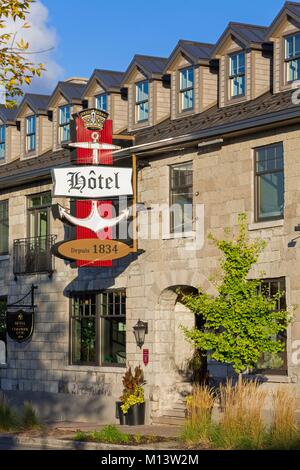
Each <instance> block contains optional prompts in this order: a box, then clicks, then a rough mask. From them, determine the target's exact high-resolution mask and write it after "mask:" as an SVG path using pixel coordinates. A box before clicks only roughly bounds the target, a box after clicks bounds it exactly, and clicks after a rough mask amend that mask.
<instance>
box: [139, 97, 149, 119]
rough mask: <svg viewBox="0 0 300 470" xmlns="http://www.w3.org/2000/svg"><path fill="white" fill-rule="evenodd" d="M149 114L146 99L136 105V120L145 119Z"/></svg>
mask: <svg viewBox="0 0 300 470" xmlns="http://www.w3.org/2000/svg"><path fill="white" fill-rule="evenodd" d="M148 115H149V107H148V101H146V102H145V103H141V104H139V105H138V121H146V120H147V119H148Z"/></svg>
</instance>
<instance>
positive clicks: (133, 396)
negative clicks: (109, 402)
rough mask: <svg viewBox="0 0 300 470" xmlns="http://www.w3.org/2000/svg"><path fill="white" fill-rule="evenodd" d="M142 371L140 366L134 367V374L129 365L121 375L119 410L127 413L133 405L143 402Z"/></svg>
mask: <svg viewBox="0 0 300 470" xmlns="http://www.w3.org/2000/svg"><path fill="white" fill-rule="evenodd" d="M144 383H145V381H144V373H143V371H142V369H141V367H140V366H138V367H136V368H135V371H134V374H133V373H132V369H131V367H129V369H128V370H127V371H126V373H125V375H124V377H123V387H124V389H123V394H122V396H121V398H120V399H121V403H122V404H121V410H122V412H123V414H124V415H125V414H127V413H128V411H129V409H130V408H131V407H132V406H134V405H140V404H142V403H145V396H144V388H143V385H144Z"/></svg>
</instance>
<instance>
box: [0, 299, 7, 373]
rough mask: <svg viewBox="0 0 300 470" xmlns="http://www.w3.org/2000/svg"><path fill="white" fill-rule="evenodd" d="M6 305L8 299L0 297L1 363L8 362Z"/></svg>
mask: <svg viewBox="0 0 300 470" xmlns="http://www.w3.org/2000/svg"><path fill="white" fill-rule="evenodd" d="M6 307H7V299H3V298H2V299H0V365H4V364H6V342H7V337H6Z"/></svg>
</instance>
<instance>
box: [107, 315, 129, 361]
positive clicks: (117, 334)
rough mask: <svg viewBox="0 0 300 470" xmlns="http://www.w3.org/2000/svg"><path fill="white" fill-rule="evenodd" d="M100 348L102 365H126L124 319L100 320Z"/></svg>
mask: <svg viewBox="0 0 300 470" xmlns="http://www.w3.org/2000/svg"><path fill="white" fill-rule="evenodd" d="M102 346H103V348H102V354H103V361H102V362H103V363H104V364H124V365H125V364H126V320H125V318H103V319H102Z"/></svg>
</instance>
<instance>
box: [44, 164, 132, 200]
mask: <svg viewBox="0 0 300 470" xmlns="http://www.w3.org/2000/svg"><path fill="white" fill-rule="evenodd" d="M52 179H53V182H54V190H53V196H54V197H61V196H62V197H72V198H86V199H101V198H110V197H116V196H125V195H132V194H133V190H132V183H131V179H132V169H131V168H117V167H109V166H106V167H105V166H84V167H81V166H80V167H71V168H57V169H54V170H53V171H52Z"/></svg>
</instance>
